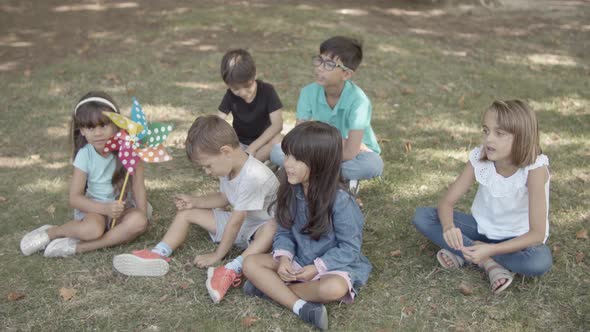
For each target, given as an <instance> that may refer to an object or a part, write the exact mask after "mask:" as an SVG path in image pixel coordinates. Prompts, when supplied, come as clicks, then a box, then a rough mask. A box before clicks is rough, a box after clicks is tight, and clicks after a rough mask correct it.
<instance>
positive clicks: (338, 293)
mask: <svg viewBox="0 0 590 332" xmlns="http://www.w3.org/2000/svg"><path fill="white" fill-rule="evenodd" d="M341 279H342V280H341ZM347 292H348V283H347V282H346V281H345V280H344V279H343V278H340V277H337V278H330V279H329V281H328V282H324V283H322V282H320V287H319V290H318V293H319V294H318V295H319V296H320V298H322V299H323V300H325V301H326V302H329V301H337V300H339V299H341V298H342V297H344V296H345V295H346V293H347Z"/></svg>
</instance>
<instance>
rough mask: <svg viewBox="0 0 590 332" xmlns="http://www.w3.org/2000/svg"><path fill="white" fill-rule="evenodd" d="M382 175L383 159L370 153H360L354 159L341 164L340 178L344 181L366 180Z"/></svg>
mask: <svg viewBox="0 0 590 332" xmlns="http://www.w3.org/2000/svg"><path fill="white" fill-rule="evenodd" d="M381 174H383V159H381V156H379V154H377V153H375V152H372V151H361V152H359V153H358V154H357V155H356V157H355V158H354V159H351V160H347V161H345V162H343V163H342V176H343V177H344V179H346V180H366V179H372V178H374V177H377V176H380V175H381Z"/></svg>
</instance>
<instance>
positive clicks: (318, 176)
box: [273, 121, 343, 240]
mask: <svg viewBox="0 0 590 332" xmlns="http://www.w3.org/2000/svg"><path fill="white" fill-rule="evenodd" d="M281 148H282V149H283V151H285V154H286V155H289V156H292V157H293V158H295V159H296V160H298V161H302V162H303V163H305V165H307V167H309V187H308V189H307V195H306V201H307V209H308V211H307V217H308V222H307V224H306V225H305V226H303V228H302V229H301V232H302V233H305V234H309V236H310V237H311V238H312V239H314V240H318V239H319V238H320V237H321V236H322V234H325V233H326V232H328V231H329V230H330V228H331V227H332V208H333V206H334V200H335V199H336V193H337V192H338V190H339V189H341V188H343V182H342V177H341V173H340V164H341V163H342V135H341V134H340V132H339V131H338V130H337V129H336V128H334V127H332V126H330V125H329V124H327V123H323V122H319V121H306V122H304V123H302V124H299V125H297V126H295V128H293V130H291V131H290V132H289V133H287V135H285V138H284V139H283V141H282V143H281ZM279 182H280V185H279V190H278V192H277V198H276V201H275V203H276V211H277V213H276V220H277V222H278V223H279V224H280V225H281V226H282V227H285V228H291V227H292V226H293V221H294V220H295V215H296V214H297V213H301V211H296V209H293V207H294V206H293V205H294V201H295V191H294V187H295V186H293V185H291V184H289V182H288V181H287V176H286V173H285V168H284V167H283V168H282V169H281V170H280V171H279ZM273 205H274V204H273ZM304 213H305V212H304Z"/></svg>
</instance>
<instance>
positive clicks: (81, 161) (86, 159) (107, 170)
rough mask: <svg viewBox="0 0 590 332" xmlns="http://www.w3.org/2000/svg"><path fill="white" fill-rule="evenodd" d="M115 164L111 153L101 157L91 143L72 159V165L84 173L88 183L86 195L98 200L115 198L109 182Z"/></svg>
mask: <svg viewBox="0 0 590 332" xmlns="http://www.w3.org/2000/svg"><path fill="white" fill-rule="evenodd" d="M116 166H117V162H116V160H115V156H114V155H113V154H112V153H109V154H108V156H106V157H103V156H101V155H100V154H98V152H96V150H95V149H94V147H93V146H92V145H91V144H86V145H85V146H84V147H83V148H81V149H80V151H78V154H76V158H75V159H74V167H76V168H78V169H79V170H81V171H82V172H84V173H86V177H87V184H88V188H87V189H86V195H87V196H89V197H91V198H93V199H96V200H99V201H114V200H116V196H115V190H114V188H113V184H112V183H111V180H112V179H113V174H114V173H115V168H116Z"/></svg>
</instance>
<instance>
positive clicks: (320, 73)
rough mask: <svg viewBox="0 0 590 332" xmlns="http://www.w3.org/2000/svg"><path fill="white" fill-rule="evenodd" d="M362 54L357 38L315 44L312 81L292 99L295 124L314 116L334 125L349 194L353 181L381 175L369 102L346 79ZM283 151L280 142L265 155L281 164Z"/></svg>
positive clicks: (339, 37)
mask: <svg viewBox="0 0 590 332" xmlns="http://www.w3.org/2000/svg"><path fill="white" fill-rule="evenodd" d="M362 58H363V50H362V45H361V43H360V42H358V41H357V40H354V39H351V38H348V37H342V36H336V37H332V38H330V39H328V40H326V41H324V42H323V43H322V44H321V45H320V54H319V55H316V56H314V57H313V58H312V65H313V66H314V74H315V82H314V83H311V84H309V85H307V86H306V87H304V88H303V89H301V93H300V95H299V101H298V102H297V123H296V124H300V123H302V122H305V121H310V120H316V121H321V122H325V123H328V124H330V125H332V126H334V127H336V128H337V129H338V130H339V131H340V134H341V135H342V142H343V149H342V155H343V163H342V176H343V177H344V178H345V180H347V181H349V184H350V189H351V191H352V192H353V193H355V194H356V193H357V192H358V180H361V179H370V178H373V177H376V176H379V175H381V173H382V172H383V160H382V159H381V157H380V156H379V153H381V149H380V148H379V144H378V143H377V138H376V137H375V133H374V132H373V129H372V128H371V113H372V107H371V101H370V100H369V98H368V97H367V95H366V94H365V93H364V92H363V90H361V88H359V87H358V86H357V85H356V84H354V83H353V82H352V81H351V78H352V75H353V74H354V71H355V70H356V69H357V68H358V66H359V65H360V63H361V61H362ZM284 158H285V154H284V153H283V151H282V150H281V146H280V144H277V145H275V146H273V149H272V152H271V156H270V159H271V161H272V162H273V163H275V164H277V165H279V166H282V165H283V160H284Z"/></svg>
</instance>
